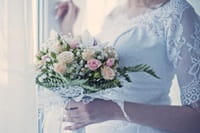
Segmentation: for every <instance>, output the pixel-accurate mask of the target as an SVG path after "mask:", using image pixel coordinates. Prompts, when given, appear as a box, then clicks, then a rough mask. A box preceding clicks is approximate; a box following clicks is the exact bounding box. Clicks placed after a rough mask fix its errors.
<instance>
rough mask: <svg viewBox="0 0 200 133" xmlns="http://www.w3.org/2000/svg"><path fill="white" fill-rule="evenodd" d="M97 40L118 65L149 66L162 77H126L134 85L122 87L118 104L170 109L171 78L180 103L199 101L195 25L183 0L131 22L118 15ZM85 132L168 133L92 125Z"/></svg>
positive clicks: (199, 41) (198, 29) (199, 33)
mask: <svg viewBox="0 0 200 133" xmlns="http://www.w3.org/2000/svg"><path fill="white" fill-rule="evenodd" d="M98 37H99V39H101V40H105V41H111V42H112V44H114V46H115V47H116V49H117V51H118V54H119V59H120V65H121V66H131V65H137V64H148V65H150V66H152V67H153V69H154V70H155V71H156V72H157V74H158V75H159V76H160V77H161V79H155V78H153V77H151V76H149V75H147V74H145V73H133V74H131V73H130V76H131V79H132V81H133V82H132V83H126V84H125V86H124V87H123V88H122V91H123V96H122V97H123V100H125V101H129V102H137V103H146V104H153V105H170V104H171V102H170V97H169V92H170V87H171V85H172V80H173V78H174V76H175V75H177V78H178V82H179V86H180V89H181V90H180V91H181V101H182V104H183V105H189V104H192V103H197V102H198V101H199V100H200V21H199V18H198V16H197V14H196V13H195V11H194V10H193V8H192V7H191V5H189V4H188V3H187V2H186V1H185V0H170V1H169V2H168V3H167V4H165V5H164V6H163V7H160V8H158V9H155V10H152V11H149V12H148V13H145V14H143V15H140V16H138V17H136V18H134V19H128V18H127V16H125V15H123V14H121V15H120V14H119V15H118V16H117V17H113V16H112V15H111V16H109V17H108V18H107V19H106V21H105V24H104V26H103V28H102V32H101V34H100V35H99V36H98ZM172 91H173V90H172ZM158 117H159V114H158ZM86 130H87V131H86V133H169V131H164V130H161V129H154V128H151V127H146V126H143V125H138V124H134V123H129V122H123V121H107V122H104V123H100V124H94V125H90V126H88V127H87V128H86Z"/></svg>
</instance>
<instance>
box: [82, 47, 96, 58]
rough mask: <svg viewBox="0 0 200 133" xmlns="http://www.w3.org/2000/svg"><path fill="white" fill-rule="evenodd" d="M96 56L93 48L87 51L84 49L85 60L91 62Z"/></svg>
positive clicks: (83, 56)
mask: <svg viewBox="0 0 200 133" xmlns="http://www.w3.org/2000/svg"><path fill="white" fill-rule="evenodd" d="M94 54H95V50H94V49H92V48H87V49H84V51H83V53H82V58H83V59H84V60H90V59H92V58H93V57H94Z"/></svg>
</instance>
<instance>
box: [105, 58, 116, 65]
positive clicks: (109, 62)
mask: <svg viewBox="0 0 200 133" xmlns="http://www.w3.org/2000/svg"><path fill="white" fill-rule="evenodd" d="M114 64H115V59H114V58H109V59H108V60H107V61H106V65H107V66H109V67H112V66H113V65H114Z"/></svg>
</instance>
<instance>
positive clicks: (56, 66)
mask: <svg viewBox="0 0 200 133" xmlns="http://www.w3.org/2000/svg"><path fill="white" fill-rule="evenodd" d="M54 71H55V72H57V73H60V74H64V73H65V72H66V71H67V67H66V65H65V64H63V63H56V64H54Z"/></svg>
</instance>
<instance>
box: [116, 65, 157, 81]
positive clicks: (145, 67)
mask: <svg viewBox="0 0 200 133" xmlns="http://www.w3.org/2000/svg"><path fill="white" fill-rule="evenodd" d="M118 70H119V73H120V74H121V75H122V76H125V73H126V72H145V73H148V74H150V75H151V76H153V77H155V78H157V79H160V77H159V76H158V75H157V74H156V72H155V71H154V70H153V69H152V68H151V67H150V66H148V65H147V64H140V65H137V66H133V67H132V66H130V67H124V68H118ZM125 77H127V76H125Z"/></svg>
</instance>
